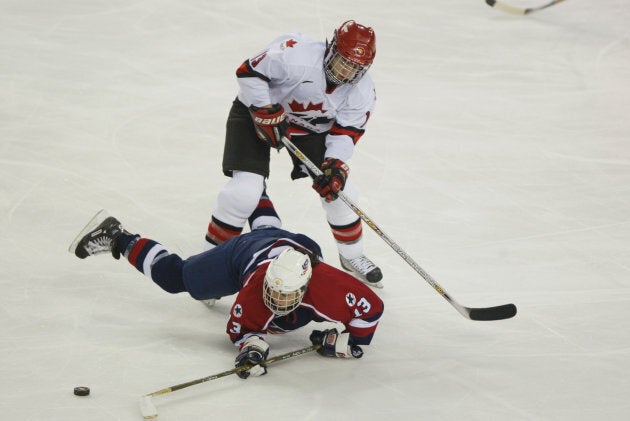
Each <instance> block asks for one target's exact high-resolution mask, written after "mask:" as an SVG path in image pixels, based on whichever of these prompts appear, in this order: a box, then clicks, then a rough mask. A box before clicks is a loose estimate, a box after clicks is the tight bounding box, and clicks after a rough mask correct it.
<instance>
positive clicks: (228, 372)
mask: <svg viewBox="0 0 630 421" xmlns="http://www.w3.org/2000/svg"><path fill="white" fill-rule="evenodd" d="M320 347H321V345H311V346H308V347H306V348H302V349H298V350H295V351H291V352H287V353H286V354H281V355H276V356H275V357H272V358H269V359H268V360H265V361H263V363H262V364H264V365H269V364H273V363H277V362H279V361H284V360H288V359H289V358H293V357H297V356H300V355H302V354H306V353H308V352H311V351H316V350H318V349H319V348H320ZM250 368H252V366H251V365H244V366H241V367H235V368H233V369H231V370H226V371H223V372H221V373H217V374H213V375H210V376H207V377H202V378H200V379H196V380H191V381H189V382H185V383H180V384H176V385H174V386H170V387H167V388H164V389H161V390H158V391H156V392H153V393H149V394H147V395H145V396H159V395H164V394H166V393H171V392H175V391H176V390H181V389H185V388H187V387H190V386H194V385H196V384H201V383H205V382H208V381H210V380H216V379H220V378H221V377H225V376H229V375H231V374H235V373H240V372H241V371H247V370H249V369H250Z"/></svg>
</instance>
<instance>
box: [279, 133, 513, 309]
mask: <svg viewBox="0 0 630 421" xmlns="http://www.w3.org/2000/svg"><path fill="white" fill-rule="evenodd" d="M282 143H284V145H285V146H286V147H287V149H288V150H289V151H290V152H291V153H292V154H293V155H295V156H296V157H297V158H298V159H299V160H300V161H302V163H303V164H304V165H306V167H307V168H308V169H309V171H310V172H311V173H313V174H314V175H315V177H317V176H318V175H321V174H322V171H321V170H320V169H319V168H317V166H316V165H315V164H313V162H312V161H311V160H310V159H308V158H307V157H306V155H304V154H303V153H302V151H300V150H299V149H298V148H297V147H296V146H295V145H294V144H293V142H291V141H290V140H289V139H287V138H286V137H282ZM338 197H339V199H341V200H343V202H344V203H345V204H346V205H348V206H349V207H350V209H352V210H353V211H354V213H356V214H357V215H358V216H359V217H360V218H361V219H362V220H363V221H364V222H365V223H366V224H367V225H368V226H369V227H370V228H372V229H373V230H374V232H376V234H377V235H378V236H379V237H381V238H382V239H383V240H384V241H385V242H386V243H387V244H388V245H389V246H390V247H391V248H393V249H394V251H395V252H396V253H398V255H399V256H400V257H402V258H403V260H404V261H405V262H407V263H408V264H409V266H411V267H412V268H413V269H414V270H415V271H416V272H418V274H420V276H422V278H423V279H424V280H425V281H427V282H428V283H429V285H431V286H432V287H433V289H435V290H436V291H437V292H438V293H439V294H440V295H441V296H442V297H444V298H445V299H446V301H448V302H449V303H450V304H451V305H452V306H453V307H455V309H456V310H457V311H459V313H460V314H461V315H462V316H464V317H466V318H467V319H470V320H502V319H509V318H510V317H514V315H515V314H516V306H515V305H514V304H504V305H500V306H496V307H481V308H470V307H465V306H463V305H461V304H459V303H458V302H457V301H455V299H454V298H453V297H451V296H450V295H448V293H447V292H446V291H445V290H444V288H442V287H441V286H440V285H438V283H437V282H436V281H435V279H433V277H432V276H431V275H429V274H428V273H427V272H425V271H424V269H422V268H421V267H420V265H418V264H417V263H416V262H415V261H414V260H413V259H412V258H411V257H410V256H409V255H408V254H407V253H405V252H404V250H403V249H402V248H401V247H400V246H399V245H398V244H396V243H395V242H394V240H392V239H391V238H390V237H389V236H388V235H387V234H385V233H384V232H383V230H381V229H380V228H379V227H378V225H376V223H375V222H374V221H372V219H371V218H370V217H369V216H367V215H366V214H365V212H363V211H362V210H361V209H359V207H358V206H357V205H355V204H354V202H353V201H352V199H350V198H349V197H348V196H346V194H345V193H344V192H343V191H340V192H339V193H338Z"/></svg>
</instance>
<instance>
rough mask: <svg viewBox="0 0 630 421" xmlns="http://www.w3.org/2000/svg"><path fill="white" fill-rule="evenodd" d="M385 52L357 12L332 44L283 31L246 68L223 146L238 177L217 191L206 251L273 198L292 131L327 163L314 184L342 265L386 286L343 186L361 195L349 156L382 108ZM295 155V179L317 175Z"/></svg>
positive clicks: (227, 170)
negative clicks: (378, 83)
mask: <svg viewBox="0 0 630 421" xmlns="http://www.w3.org/2000/svg"><path fill="white" fill-rule="evenodd" d="M375 55H376V38H375V34H374V31H373V30H372V28H369V27H366V26H363V25H361V24H359V23H357V22H355V21H352V20H349V21H347V22H344V23H343V24H342V25H341V26H340V27H339V28H338V29H336V30H335V31H334V35H333V39H332V41H330V42H328V41H326V42H323V41H318V40H313V39H310V38H308V37H306V36H304V35H302V34H300V33H289V34H286V35H283V36H281V37H278V38H276V39H275V40H273V41H272V42H271V43H270V44H269V45H268V46H267V47H266V48H265V49H264V50H262V51H261V52H259V53H258V54H256V55H254V56H253V57H251V58H249V59H247V60H245V62H244V63H243V64H242V65H241V66H240V67H239V68H238V69H237V71H236V76H237V80H238V84H239V88H240V89H239V92H238V96H237V98H236V99H235V100H234V102H233V104H232V108H231V109H230V113H229V116H228V120H227V131H226V138H225V146H224V152H223V172H224V174H225V175H226V176H229V177H231V178H230V180H229V181H228V183H227V184H226V186H225V187H224V188H223V189H222V190H221V192H220V193H219V195H218V197H217V201H216V207H215V209H214V211H213V213H212V219H211V221H210V223H209V225H208V231H207V234H206V243H207V246H206V249H209V248H212V247H213V246H214V245H217V244H220V243H222V242H224V241H226V240H228V239H230V238H231V237H234V236H236V235H239V234H240V233H241V232H242V230H243V227H244V226H245V223H246V222H247V219H248V217H249V216H250V215H251V214H252V212H253V211H254V209H256V208H257V207H258V209H260V208H261V207H264V203H265V202H266V201H267V202H268V201H269V200H270V199H269V197H268V195H267V192H266V190H265V179H266V178H268V177H269V160H270V152H271V150H272V148H273V149H277V150H279V149H281V148H282V147H283V144H282V142H281V140H280V139H281V137H282V136H287V137H290V139H291V141H292V142H293V143H294V144H295V145H296V146H297V147H298V148H299V149H300V150H301V151H302V152H303V153H304V154H305V155H306V156H307V157H308V158H309V159H310V160H311V161H313V162H314V163H315V164H316V165H317V166H319V167H320V168H321V169H322V172H323V175H320V176H319V177H316V178H315V179H314V180H313V188H314V189H315V191H317V193H319V195H320V196H321V199H322V206H323V208H324V211H325V212H326V219H327V221H328V224H329V225H330V228H331V230H332V234H333V236H334V238H335V240H336V242H337V247H338V250H339V258H340V261H341V265H342V267H343V268H344V269H346V270H348V271H351V272H352V273H353V274H354V275H355V276H357V277H358V278H359V279H361V280H363V281H364V282H366V283H367V284H368V285H372V286H376V287H381V283H380V280H381V279H382V274H381V270H380V269H379V268H378V267H377V266H376V265H375V264H374V263H373V262H372V261H371V260H370V259H369V258H367V257H366V256H365V254H364V251H363V241H362V234H363V230H362V225H361V220H360V218H359V217H358V216H357V215H356V214H355V213H354V212H353V211H352V210H351V209H350V208H349V207H348V206H347V205H346V204H345V203H343V202H342V201H341V200H336V199H337V194H338V192H339V191H340V190H343V192H344V193H345V194H346V195H347V196H348V197H350V198H351V199H352V200H353V201H354V202H355V203H356V202H357V201H358V191H357V188H356V187H355V185H354V184H353V183H352V180H351V179H349V177H348V176H349V172H350V170H349V167H348V165H347V164H346V162H347V161H348V160H349V159H350V158H351V156H352V154H353V152H354V148H355V147H356V144H357V142H358V141H359V139H360V138H361V136H362V135H363V133H364V132H365V127H366V124H367V122H368V120H369V118H370V116H371V114H372V112H373V109H374V103H375V100H376V95H375V91H374V84H373V82H372V80H371V79H370V77H369V76H368V75H367V73H366V72H367V70H368V69H369V67H370V65H371V64H372V62H373V60H374V57H375ZM291 158H292V160H293V164H294V169H293V171H292V172H291V178H292V179H294V180H295V179H298V178H303V177H308V176H312V174H309V172H308V170H307V169H306V168H305V166H304V165H303V164H301V163H300V161H299V160H298V159H297V158H296V157H293V156H291ZM269 217H270V218H273V216H271V215H270V216H269Z"/></svg>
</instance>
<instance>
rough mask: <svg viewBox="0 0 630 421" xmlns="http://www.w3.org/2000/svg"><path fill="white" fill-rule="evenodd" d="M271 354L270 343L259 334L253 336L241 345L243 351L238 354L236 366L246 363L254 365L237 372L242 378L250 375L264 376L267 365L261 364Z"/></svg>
mask: <svg viewBox="0 0 630 421" xmlns="http://www.w3.org/2000/svg"><path fill="white" fill-rule="evenodd" d="M268 354H269V344H268V343H267V342H265V341H263V340H262V339H261V338H259V337H258V336H252V337H250V338H248V339H247V340H246V341H245V342H243V344H242V345H241V352H240V353H239V354H238V355H237V356H236V360H235V361H234V366H235V367H242V366H244V365H251V366H253V367H251V368H249V369H248V370H244V371H239V372H237V373H236V375H237V376H239V377H240V378H241V379H246V378H248V377H249V376H254V377H258V376H262V375H263V374H267V367H265V366H264V365H262V364H260V363H261V362H262V361H264V360H265V358H267V355H268Z"/></svg>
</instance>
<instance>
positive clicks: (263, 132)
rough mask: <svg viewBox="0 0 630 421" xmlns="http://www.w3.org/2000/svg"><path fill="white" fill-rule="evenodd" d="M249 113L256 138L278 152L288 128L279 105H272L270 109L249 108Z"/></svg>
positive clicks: (284, 115)
mask: <svg viewBox="0 0 630 421" xmlns="http://www.w3.org/2000/svg"><path fill="white" fill-rule="evenodd" d="M249 112H250V114H251V115H252V120H253V121H254V129H255V130H256V134H257V135H258V138H259V139H260V140H262V141H263V142H265V143H266V144H267V145H269V146H271V147H272V148H276V149H278V150H280V149H282V147H283V146H284V143H282V141H281V140H280V139H281V138H282V136H284V135H285V134H286V132H287V129H288V128H289V122H288V121H287V115H286V114H285V113H284V108H283V107H282V105H280V104H273V105H272V106H271V107H266V108H265V107H263V108H258V107H256V106H254V105H252V106H251V107H249Z"/></svg>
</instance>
